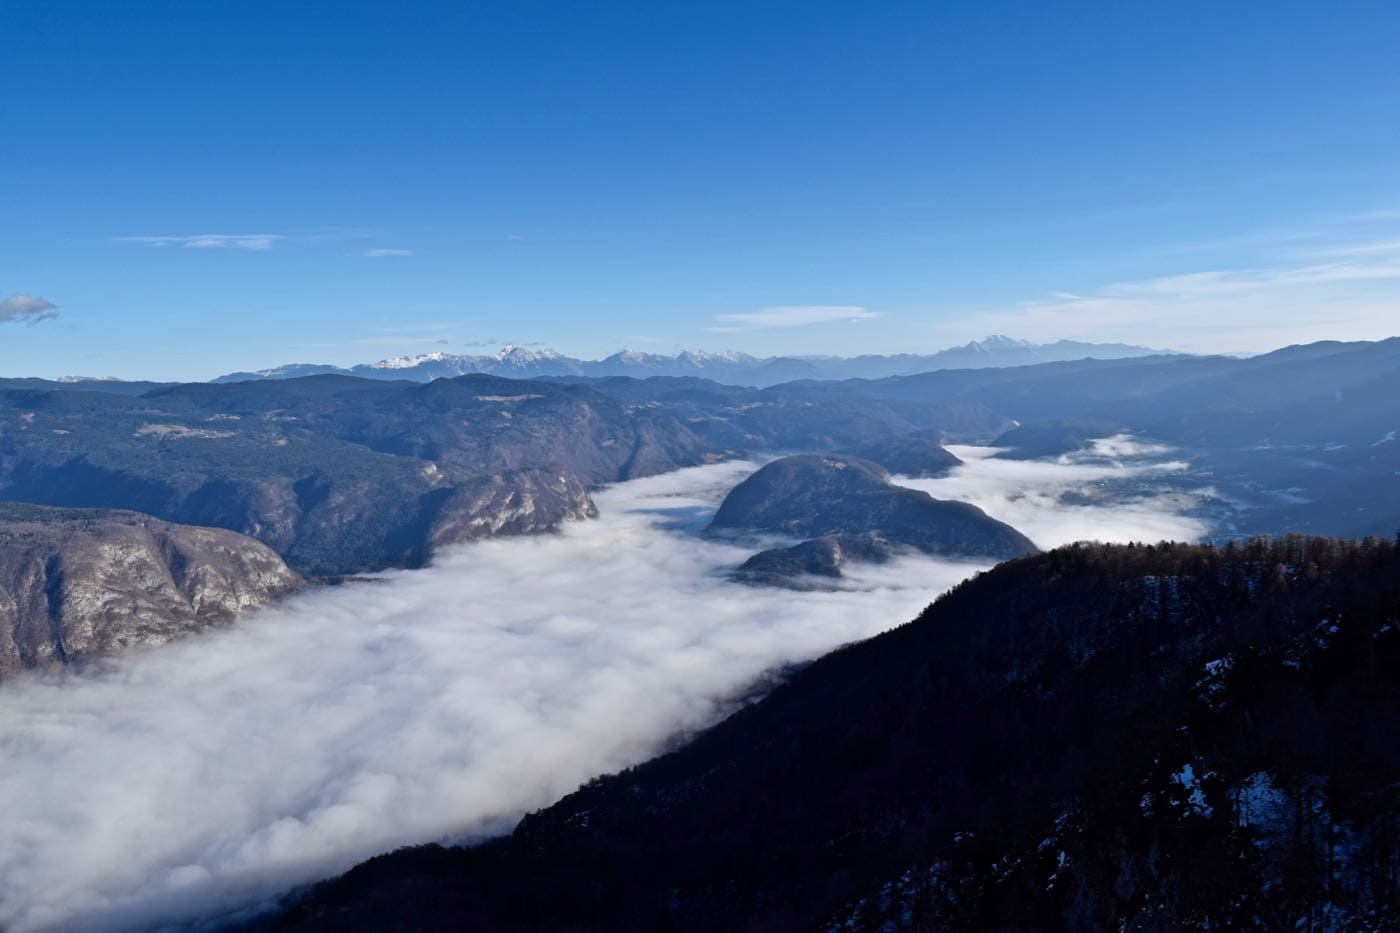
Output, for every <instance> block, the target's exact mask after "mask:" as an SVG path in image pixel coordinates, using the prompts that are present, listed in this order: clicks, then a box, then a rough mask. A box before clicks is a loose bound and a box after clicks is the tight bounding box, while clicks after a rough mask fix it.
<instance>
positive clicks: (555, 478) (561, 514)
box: [429, 469, 598, 549]
mask: <svg viewBox="0 0 1400 933" xmlns="http://www.w3.org/2000/svg"><path fill="white" fill-rule="evenodd" d="M597 517H598V506H597V505H595V504H594V503H593V499H592V497H591V496H589V495H588V490H587V489H586V488H584V485H583V483H581V482H580V481H579V479H578V477H576V476H573V475H572V474H569V473H564V472H561V471H556V470H538V469H537V470H515V471H512V472H509V473H497V474H495V475H492V476H484V477H482V478H481V479H478V480H475V481H473V482H469V483H465V484H463V485H462V486H460V487H458V488H457V489H456V490H455V491H454V492H453V493H452V495H451V497H449V498H448V500H447V501H446V502H445V503H444V504H443V507H442V509H441V510H440V511H439V513H438V515H437V518H436V519H435V521H434V522H433V526H432V530H431V532H430V533H429V543H430V546H431V547H432V548H434V549H437V548H440V547H443V546H445V545H450V544H459V543H462V542H465V541H476V540H479V539H481V538H488V537H492V536H494V535H528V534H536V533H538V532H542V531H554V530H556V529H558V528H559V526H560V525H562V524H564V523H565V522H569V521H579V520H581V519H585V518H597Z"/></svg>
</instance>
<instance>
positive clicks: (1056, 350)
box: [214, 335, 1161, 386]
mask: <svg viewBox="0 0 1400 933" xmlns="http://www.w3.org/2000/svg"><path fill="white" fill-rule="evenodd" d="M1159 352H1161V351H1158V350H1152V349H1149V348H1147V347H1137V346H1130V345H1128V344H1120V343H1084V342H1080V341H1073V340H1059V341H1056V342H1054V343H1042V344H1037V343H1030V342H1029V341H1025V340H1014V339H1012V338H1010V337H1005V336H1000V335H997V336H992V337H987V338H986V339H984V340H974V341H972V342H971V343H968V344H965V345H963V346H960V347H952V348H950V349H947V350H941V351H939V352H937V353H930V354H924V355H920V354H913V353H901V354H896V355H894V356H877V355H868V356H856V357H784V356H778V357H765V358H761V359H760V358H758V357H753V356H750V355H748V354H747V353H738V352H735V351H725V352H721V353H710V352H704V351H691V350H687V351H684V352H682V353H679V354H676V355H675V356H667V355H664V354H659V353H640V352H638V351H635V350H622V351H620V352H618V353H614V354H613V355H611V356H608V357H605V358H603V359H601V360H581V359H576V358H574V357H570V356H565V355H564V354H562V353H559V352H556V351H554V350H549V349H542V350H530V349H528V348H525V347H516V346H511V345H507V346H505V347H503V348H502V349H501V350H500V352H498V353H493V354H484V355H472V354H468V355H458V354H452V353H444V352H441V351H439V352H434V353H424V354H420V355H418V356H400V357H393V358H391V359H387V360H380V361H379V362H377V363H362V364H360V365H358V366H352V367H349V368H348V369H347V368H341V367H337V366H328V365H324V364H316V363H291V364H288V365H285V366H278V367H274V368H272V369H263V370H258V371H257V372H237V373H229V374H228V375H225V376H220V377H218V378H217V379H215V380H214V381H215V382H247V381H252V380H257V379H292V378H297V377H300V376H317V375H325V374H327V373H337V374H340V375H347V376H360V377H363V378H367V379H412V380H414V381H416V382H428V381H430V380H433V379H442V378H452V377H454V376H462V375H466V374H469V373H487V374H490V375H496V376H507V377H510V378H527V377H531V376H594V377H600V378H605V377H608V376H634V377H636V378H642V379H644V378H647V377H648V376H701V377H703V378H706V379H712V380H714V381H716V382H720V383H726V384H731V385H746V386H769V385H776V384H777V383H780V382H790V381H792V380H794V379H849V378H865V379H870V378H881V377H884V376H897V375H908V374H910V373H919V372H927V371H928V370H933V369H965V368H981V367H987V366H1024V365H1027V364H1032V363H1048V362H1051V361H1054V360H1076V359H1083V358H1086V357H1093V358H1097V359H1117V358H1121V357H1137V356H1148V355H1151V354H1154V353H1159Z"/></svg>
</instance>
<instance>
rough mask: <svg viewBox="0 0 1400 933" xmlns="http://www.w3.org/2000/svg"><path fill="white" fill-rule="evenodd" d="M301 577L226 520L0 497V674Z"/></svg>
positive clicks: (188, 621)
mask: <svg viewBox="0 0 1400 933" xmlns="http://www.w3.org/2000/svg"><path fill="white" fill-rule="evenodd" d="M300 585H301V578H300V577H298V576H297V575H296V574H295V573H293V572H292V571H291V570H289V569H288V568H287V565H286V564H284V563H283V562H282V559H281V558H279V557H278V556H277V555H276V554H274V553H273V552H272V551H271V550H269V549H268V548H266V547H265V546H263V545H261V544H259V543H258V542H256V541H254V540H252V539H251V538H248V537H245V536H243V535H240V534H236V533H234V532H231V531H223V530H220V529H213V528H195V527H190V526H183V525H171V524H167V523H165V522H161V521H157V520H155V519H153V518H150V517H149V516H146V515H141V514H139V513H135V512H117V511H108V510H90V509H54V508H44V507H41V506H31V505H17V504H12V503H4V504H0V677H4V676H6V675H9V674H13V673H15V672H16V671H19V670H22V669H26V668H36V667H46V666H51V665H60V664H68V663H73V662H79V661H88V660H92V659H94V658H98V657H102V656H105V655H110V654H113V653H115V652H117V651H120V650H122V649H124V648H129V647H133V646H137V645H157V644H160V643H162V642H166V641H170V640H171V639H173V638H177V637H179V636H181V635H185V634H188V633H190V632H194V631H198V630H200V629H204V628H208V627H210V626H214V625H222V624H226V623H228V622H229V621H231V620H232V619H233V617H234V616H235V615H237V614H238V613H239V612H241V611H242V610H244V609H248V608H250V607H253V606H260V605H263V604H265V603H268V602H270V601H272V600H274V599H276V598H277V597H279V596H282V595H284V594H286V593H288V592H291V591H292V590H295V589H297V588H298V587H299V586H300Z"/></svg>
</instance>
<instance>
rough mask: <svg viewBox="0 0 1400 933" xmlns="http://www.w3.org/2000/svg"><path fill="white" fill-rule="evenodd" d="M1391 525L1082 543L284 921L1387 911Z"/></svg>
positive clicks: (1221, 919)
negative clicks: (482, 835)
mask: <svg viewBox="0 0 1400 933" xmlns="http://www.w3.org/2000/svg"><path fill="white" fill-rule="evenodd" d="M1397 627H1400V547H1398V546H1397V545H1396V544H1394V543H1391V542H1389V541H1378V540H1371V541H1367V542H1360V543H1357V542H1347V541H1339V540H1330V539H1312V538H1301V537H1292V538H1287V539H1283V540H1281V541H1277V542H1270V541H1262V540H1260V541H1255V542H1252V543H1249V544H1247V545H1244V546H1238V547H1235V546H1231V547H1229V548H1223V549H1212V548H1207V547H1199V546H1186V545H1161V546H1155V547H1131V546H1092V545H1083V546H1073V547H1069V548H1062V549H1059V550H1056V551H1052V552H1049V553H1046V554H1040V555H1036V556H1031V557H1025V558H1020V559H1017V560H1014V561H1010V562H1008V563H1006V564H1003V565H1001V566H999V567H998V568H996V569H994V570H992V571H989V572H987V573H985V574H982V575H980V576H978V577H976V578H973V579H972V580H970V581H968V582H966V583H964V584H962V585H961V586H959V587H957V588H956V589H954V590H953V591H951V592H950V593H948V594H947V595H945V596H944V597H942V598H941V599H940V600H939V601H938V602H937V603H935V604H934V605H933V606H931V607H930V608H929V609H928V610H926V611H925V612H924V614H923V615H921V616H920V618H919V619H917V620H916V621H914V622H913V623H910V624H908V625H905V626H903V627H901V628H898V629H895V630H893V631H891V632H889V633H887V634H885V635H882V636H879V637H877V638H874V639H872V640H870V641H868V642H864V643H861V644H857V645H854V646H852V647H849V648H847V649H844V650H842V651H838V652H836V653H834V654H832V655H829V656H827V657H826V658H823V659H822V660H820V661H818V662H816V663H814V664H812V665H810V666H809V667H808V668H806V669H805V670H803V671H802V672H800V673H799V674H797V675H796V676H795V677H794V678H793V679H792V680H791V681H790V682H789V683H787V684H786V685H785V686H783V687H780V688H779V689H778V690H776V691H775V692H774V693H773V694H771V695H770V696H769V697H768V698H767V699H765V700H763V701H762V702H760V703H758V704H756V705H754V706H751V707H749V708H747V709H745V710H744V711H742V712H740V713H738V714H736V715H735V716H733V717H731V718H730V719H729V720H727V721H725V722H724V723H722V724H720V725H719V726H717V727H715V728H714V729H711V730H709V731H708V732H706V733H704V734H702V735H701V736H700V737H699V738H698V739H696V740H695V741H693V742H692V743H690V744H689V745H687V746H686V747H684V748H682V749H681V750H679V751H677V752H675V753H673V754H670V755H667V756H665V757H663V758H660V759H657V760H655V761H652V762H650V763H648V764H645V765H643V766H640V767H638V768H635V769H632V770H630V771H628V772H625V773H623V774H620V775H617V776H614V777H608V778H603V779H600V780H597V781H594V782H592V783H591V784H589V785H588V786H586V787H584V788H582V789H581V790H579V791H578V792H577V793H575V794H573V795H572V796H570V797H568V798H566V799H565V800H563V801H562V802H560V803H559V804H557V805H555V806H553V807H551V808H549V809H548V810H545V811H542V812H541V813H538V814H535V815H533V816H530V817H528V818H526V819H525V820H524V821H523V822H522V823H521V824H520V826H519V827H518V828H517V830H516V832H515V833H514V834H513V835H512V836H510V837H508V838H506V839H502V840H497V841H495V842H492V843H488V844H486V845H483V846H480V847H478V848H475V849H443V848H438V847H431V846H430V847H425V848H420V849H414V850H406V851H403V852H399V853H395V854H393V855H388V856H384V857H381V858H379V859H375V860H373V861H371V862H369V863H366V864H365V865H363V866H361V867H359V868H357V869H355V870H354V871H352V872H350V873H349V874H347V875H345V876H343V877H342V878H340V879H338V880H336V881H334V882H330V883H328V884H326V885H323V886H320V887H319V888H317V889H315V890H313V891H312V892H310V894H309V895H308V896H306V897H304V898H303V899H302V900H301V902H300V903H299V904H297V905H296V906H295V907H293V908H292V909H291V910H289V911H288V912H286V913H284V914H283V915H281V916H280V917H277V918H274V919H271V920H268V921H264V925H265V926H270V927H272V928H276V929H336V930H344V929H427V928H433V929H440V928H453V929H464V930H505V931H513V930H522V931H523V930H569V931H585V930H586V931H602V930H674V931H689V930H694V931H702V930H703V931H709V930H720V929H723V930H751V931H787V930H836V929H841V930H910V931H912V930H928V929H1027V928H1037V929H1115V928H1116V929H1179V928H1194V929H1249V928H1253V929H1292V928H1295V927H1296V928H1309V929H1379V928H1385V927H1386V926H1387V925H1392V926H1393V925H1394V922H1395V916H1396V911H1397V909H1400V849H1398V848H1397V840H1398V839H1400V832H1397V830H1400V799H1398V798H1400V632H1397Z"/></svg>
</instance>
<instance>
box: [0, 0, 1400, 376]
mask: <svg viewBox="0 0 1400 933" xmlns="http://www.w3.org/2000/svg"><path fill="white" fill-rule="evenodd" d="M0 34H3V35H4V36H6V43H5V44H6V51H5V55H4V62H5V64H4V70H3V73H0V127H3V129H4V136H5V141H4V144H3V145H0V374H4V375H44V376H57V375H62V374H72V373H82V374H94V375H118V376H124V377H143V376H144V377H154V378H185V379H202V378H209V377H212V376H214V375H217V374H219V373H221V372H226V371H230V370H234V369H244V368H256V367H263V366H269V365H274V364H278V363H283V362H291V361H314V362H335V363H353V362H361V361H365V360H372V359H378V358H381V357H384V356H389V355H397V354H403V353H417V352H426V351H431V350H447V351H451V352H482V351H483V350H486V349H495V346H496V345H498V344H500V343H504V342H514V343H519V344H535V343H542V344H548V345H551V346H554V347H556V348H557V349H559V350H561V351H564V352H567V353H571V354H574V355H579V356H598V355H603V354H606V353H609V352H612V351H613V350H616V349H619V348H621V347H622V346H624V345H626V346H631V347H633V348H635V349H640V350H650V351H656V352H674V351H676V350H677V349H680V348H703V349H721V348H735V349H741V350H747V351H750V352H754V353H759V354H767V353H854V352H901V351H932V350H936V349H939V348H941V347H944V346H947V345H950V344H953V343H958V342H963V341H965V340H968V339H971V338H974V337H979V336H982V335H983V334H985V333H990V332H1005V333H1009V334H1012V335H1015V336H1022V337H1027V338H1032V339H1053V338H1055V337H1059V336H1069V337H1076V338H1083V339H1101V340H1126V341H1130V342H1135V343H1147V344H1152V345H1160V346H1172V347H1178V348H1183V349H1192V350H1206V351H1217V350H1224V351H1244V350H1258V349H1266V348H1269V347H1272V346H1276V345H1280V344H1283V343H1288V342H1294V341H1300V340H1311V339H1319V338H1322V337H1342V338H1363V337H1378V336H1384V335H1388V334H1393V333H1397V332H1400V68H1397V66H1396V61H1397V59H1400V7H1397V6H1395V5H1394V4H1392V3H1379V2H1377V3H1346V2H1341V3H1327V4H1321V3H1288V2H1276V3H1267V4H1265V3H1225V4H1222V3H1201V4H1194V3H1172V4H1136V3H1129V4H1122V3H1056V4H1048V3H1047V4H1029V3H1016V4H1003V3H995V2H991V3H989V2H978V3H962V4H955V3H928V2H922V3H880V2H864V3H824V2H813V0H809V2H805V3H734V4H727V3H717V2H715V3H670V2H654V3H647V4H641V3H596V2H570V3H562V2H560V3H544V2H528V0H524V2H522V0H514V2H504V3H484V2H476V3H473V2H458V3H442V4H437V3H410V4H390V3H376V4H369V3H353V2H341V3H334V4H332V3H310V2H308V3H256V2H237V3H234V2H227V3H224V2H209V3H188V2H181V3H162V2H157V0H150V2H143V3H140V4H119V3H109V2H92V3H78V2H65V0H9V2H6V3H5V4H4V5H3V6H0Z"/></svg>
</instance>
